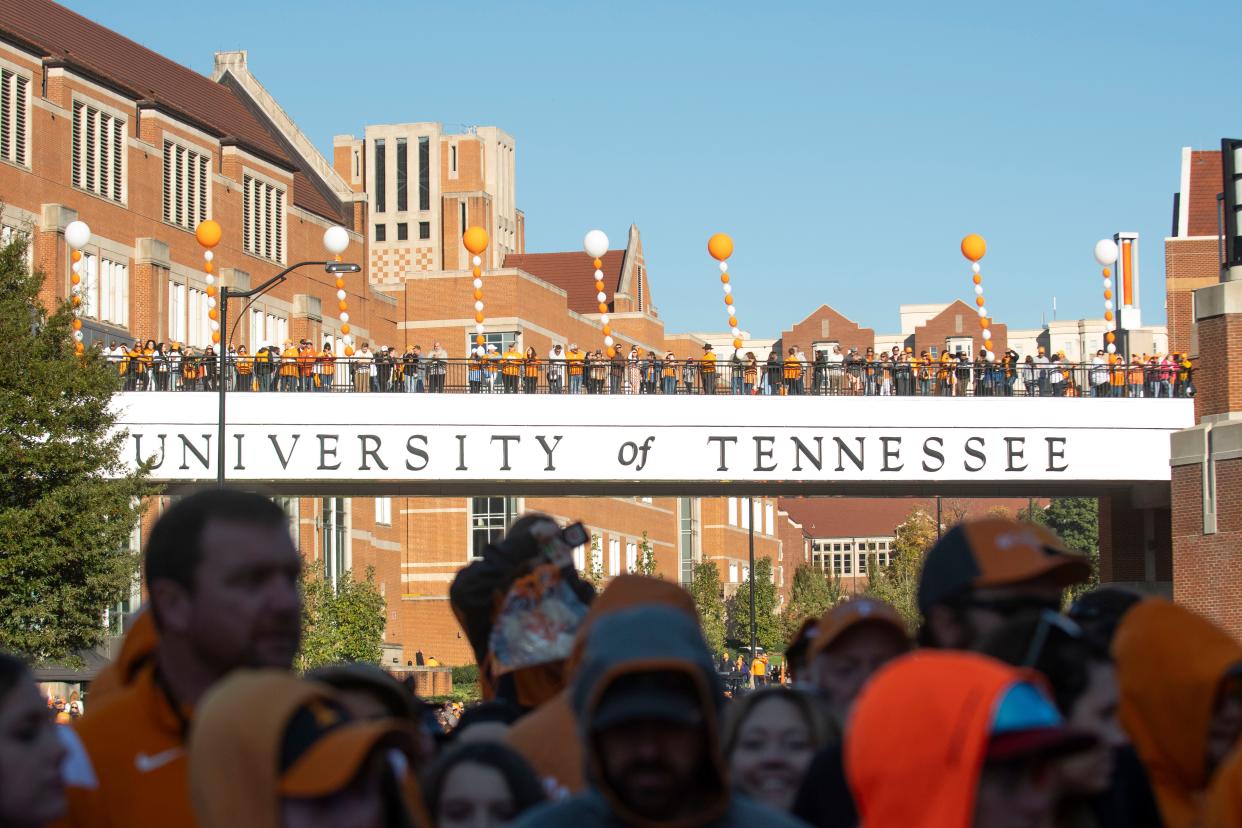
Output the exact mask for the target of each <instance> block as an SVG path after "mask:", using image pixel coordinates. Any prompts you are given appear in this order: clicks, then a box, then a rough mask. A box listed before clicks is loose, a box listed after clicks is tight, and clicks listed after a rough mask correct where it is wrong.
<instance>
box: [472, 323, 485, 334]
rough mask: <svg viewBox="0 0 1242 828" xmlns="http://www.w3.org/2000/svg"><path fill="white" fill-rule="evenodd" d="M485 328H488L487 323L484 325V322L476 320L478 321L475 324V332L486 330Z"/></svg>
mask: <svg viewBox="0 0 1242 828" xmlns="http://www.w3.org/2000/svg"><path fill="white" fill-rule="evenodd" d="M485 330H487V326H486V325H484V324H483V323H482V322H476V323H475V326H474V332H475V333H483V331H485Z"/></svg>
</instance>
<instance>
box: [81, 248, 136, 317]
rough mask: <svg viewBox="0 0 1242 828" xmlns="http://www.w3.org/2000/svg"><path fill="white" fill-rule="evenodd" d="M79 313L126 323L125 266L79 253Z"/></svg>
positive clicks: (126, 279) (126, 272)
mask: <svg viewBox="0 0 1242 828" xmlns="http://www.w3.org/2000/svg"><path fill="white" fill-rule="evenodd" d="M82 284H83V285H84V289H83V291H82V315H83V316H88V317H90V318H92V319H98V320H99V321H100V322H110V323H112V324H113V325H121V326H124V325H126V324H128V322H129V267H128V265H123V264H121V263H119V262H114V261H112V260H110V259H101V258H100V257H99V256H96V255H95V254H94V253H84V254H83V255H82Z"/></svg>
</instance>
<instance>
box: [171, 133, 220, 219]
mask: <svg viewBox="0 0 1242 828" xmlns="http://www.w3.org/2000/svg"><path fill="white" fill-rule="evenodd" d="M210 163H211V162H210V159H209V158H208V157H207V156H206V155H203V154H202V153H198V152H195V151H193V150H189V149H186V148H185V147H183V146H181V145H180V144H174V143H173V142H172V141H165V142H164V221H166V222H169V223H170V224H176V225H178V226H179V227H184V228H186V229H188V230H193V229H194V228H196V227H198V224H199V222H201V221H204V220H205V219H206V218H207V201H208V199H207V178H208V176H207V169H208V167H209V165H210Z"/></svg>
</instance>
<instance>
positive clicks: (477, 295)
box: [474, 290, 483, 300]
mask: <svg viewBox="0 0 1242 828" xmlns="http://www.w3.org/2000/svg"><path fill="white" fill-rule="evenodd" d="M474 298H475V299H476V300H477V299H482V298H483V291H481V290H476V291H475V292H474Z"/></svg>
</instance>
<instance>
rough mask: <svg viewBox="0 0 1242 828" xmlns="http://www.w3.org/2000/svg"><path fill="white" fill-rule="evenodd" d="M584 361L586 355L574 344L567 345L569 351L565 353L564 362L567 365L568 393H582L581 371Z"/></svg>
mask: <svg viewBox="0 0 1242 828" xmlns="http://www.w3.org/2000/svg"><path fill="white" fill-rule="evenodd" d="M585 359H586V354H585V353H583V352H582V350H581V349H580V348H579V347H578V345H577V344H576V343H573V342H571V343H570V344H569V350H568V351H566V352H565V362H566V364H568V365H569V393H571V394H580V393H582V369H583V363H584V360H585Z"/></svg>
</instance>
